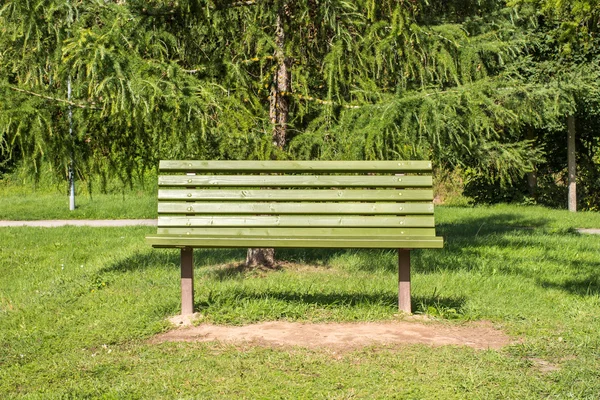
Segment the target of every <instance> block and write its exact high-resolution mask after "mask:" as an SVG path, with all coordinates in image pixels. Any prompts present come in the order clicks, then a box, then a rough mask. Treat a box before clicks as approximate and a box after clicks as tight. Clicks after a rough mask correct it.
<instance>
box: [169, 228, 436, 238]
mask: <svg viewBox="0 0 600 400" xmlns="http://www.w3.org/2000/svg"><path fill="white" fill-rule="evenodd" d="M157 233H158V234H168V235H187V234H189V235H196V236H223V237H243V236H262V237H295V236H304V237H311V236H355V237H356V236H359V237H374V236H435V228H307V227H293V228H285V227H241V228H223V227H206V228H179V227H159V228H158V229H157Z"/></svg>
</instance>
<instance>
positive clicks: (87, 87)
mask: <svg viewBox="0 0 600 400" xmlns="http://www.w3.org/2000/svg"><path fill="white" fill-rule="evenodd" d="M527 7H529V6H527V5H523V6H522V7H520V8H518V7H516V6H515V7H514V8H503V4H502V3H501V2H495V1H456V2H445V3H440V4H437V3H436V4H433V5H430V4H428V3H426V2H396V1H391V0H385V1H383V2H375V1H372V0H355V1H351V2H347V1H339V0H326V1H319V2H317V1H314V0H303V1H294V2H292V1H283V0H282V1H276V2H248V3H245V2H235V1H229V0H220V1H211V2H204V1H198V0H181V1H178V2H171V1H169V2H167V1H163V0H153V1H137V0H136V1H129V2H120V1H115V2H113V1H109V2H106V1H100V0H96V1H89V2H83V3H76V2H74V3H71V2H69V1H67V0H52V1H42V0H37V1H35V2H34V3H31V2H28V1H25V0H11V1H7V2H6V3H5V4H4V6H2V8H1V9H0V26H2V28H1V29H2V36H1V38H0V62H1V63H2V65H3V66H5V67H6V68H3V69H2V70H1V72H0V94H1V95H2V96H3V97H4V98H6V99H7V100H6V101H5V102H3V103H2V104H0V126H1V127H2V128H1V130H0V152H1V153H2V157H3V159H4V160H5V161H3V162H4V163H6V160H7V159H10V158H12V157H20V158H22V159H23V160H24V163H25V164H26V165H27V166H29V167H30V169H31V170H32V171H39V168H40V165H41V163H49V164H50V165H52V168H53V170H54V171H56V173H57V174H59V175H62V176H65V175H66V169H67V165H68V162H69V159H70V158H71V157H75V161H76V166H77V173H78V175H79V177H80V178H85V177H88V176H91V175H96V176H101V177H102V179H108V178H109V177H111V176H117V177H118V178H119V179H121V181H122V182H123V183H124V184H129V185H131V184H132V180H133V179H134V178H135V177H136V176H141V175H143V173H144V170H145V169H146V168H153V167H154V166H155V165H156V164H157V160H158V159H161V158H196V159H201V158H210V159H219V158H222V159H249V158H251V159H274V158H291V157H293V158H303V159H308V158H322V159H375V158H377V159H389V158H392V159H393V158H423V157H429V158H433V159H434V160H435V161H436V163H437V164H439V165H454V166H461V167H464V168H472V169H473V170H475V171H477V173H478V174H481V175H482V176H485V177H486V178H487V179H491V180H499V181H501V182H502V183H503V184H508V183H510V182H513V181H516V180H518V179H519V178H520V177H521V176H522V174H523V172H526V171H529V170H531V169H532V168H533V166H534V165H535V164H536V163H539V161H540V160H541V159H542V157H543V155H544V153H543V151H542V149H539V148H534V147H533V146H532V143H531V142H529V141H527V140H524V139H523V137H522V131H523V129H524V127H527V126H534V127H536V128H543V127H547V126H554V125H558V124H559V122H560V121H561V118H562V116H563V115H564V113H565V112H570V111H572V110H573V109H574V104H575V101H574V97H575V96H576V94H577V91H578V90H579V91H580V90H582V89H581V88H582V87H583V86H582V85H583V83H582V82H584V81H585V82H587V83H586V84H588V86H590V85H591V86H594V85H595V83H594V81H593V80H592V79H588V78H589V77H590V76H591V75H590V73H587V72H586V73H584V74H583V75H582V76H584V78H585V79H583V78H582V79H579V80H575V81H573V80H571V79H570V78H569V77H570V76H571V75H568V74H567V75H568V77H567V76H566V75H565V77H564V79H563V78H560V79H558V78H554V76H553V75H551V72H550V71H553V70H556V69H557V68H556V64H552V63H549V64H548V63H547V60H546V59H545V58H544V59H540V58H539V57H538V56H540V55H543V54H547V53H548V52H549V51H551V48H550V47H548V46H549V44H548V42H547V41H544V39H543V36H542V35H541V34H540V32H543V29H545V28H543V27H542V26H541V25H539V24H536V23H535V21H533V17H532V16H533V15H534V14H532V11H531V7H529V8H527ZM280 9H281V10H283V14H282V15H283V16H284V18H283V19H284V21H283V24H284V30H285V32H286V42H285V43H286V44H285V49H284V52H285V57H286V59H288V60H289V63H290V71H291V82H292V87H291V91H290V93H285V94H284V95H285V96H287V97H288V100H289V102H290V111H289V114H290V115H289V118H288V127H287V132H288V134H287V138H288V145H287V146H286V148H284V150H283V151H279V150H277V149H275V148H274V146H273V145H272V138H271V130H272V126H271V121H270V120H269V109H268V108H269V101H270V100H269V96H270V92H271V87H272V85H273V84H274V76H273V75H274V73H275V71H276V68H277V60H276V59H275V57H274V54H275V47H276V44H275V39H274V35H275V25H276V24H275V19H276V16H277V12H278V10H280ZM523 10H525V11H523ZM527 10H529V11H527ZM517 11H518V12H517ZM532 21H533V22H532ZM536 29H537V30H536ZM544 46H546V47H544ZM536 57H538V58H536ZM592 69H593V68H592ZM573 70H579V71H581V69H577V68H575V69H573ZM569 71H570V70H569ZM569 73H570V72H569ZM559 75H560V74H559ZM69 80H70V81H71V82H72V85H73V93H72V100H71V101H69V100H68V99H67V94H66V92H67V90H66V85H67V82H68V81H69ZM584 86H585V85H584ZM585 90H587V89H585ZM70 110H72V112H73V124H74V128H75V129H74V134H73V135H72V136H71V135H70V134H69V124H68V121H67V118H66V116H67V115H68V113H69V111H70Z"/></svg>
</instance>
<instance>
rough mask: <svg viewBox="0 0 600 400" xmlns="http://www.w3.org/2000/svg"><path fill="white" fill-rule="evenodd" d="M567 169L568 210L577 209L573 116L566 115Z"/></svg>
mask: <svg viewBox="0 0 600 400" xmlns="http://www.w3.org/2000/svg"><path fill="white" fill-rule="evenodd" d="M567 131H568V133H567V170H568V173H569V201H568V205H569V211H573V212H575V211H577V183H576V177H577V176H576V175H577V161H576V160H575V117H574V116H573V115H569V116H568V117H567Z"/></svg>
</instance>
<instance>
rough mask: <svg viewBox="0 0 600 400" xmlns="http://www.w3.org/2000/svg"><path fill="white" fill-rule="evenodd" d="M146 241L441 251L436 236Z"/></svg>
mask: <svg viewBox="0 0 600 400" xmlns="http://www.w3.org/2000/svg"><path fill="white" fill-rule="evenodd" d="M146 240H147V242H148V243H149V244H151V245H152V246H153V247H176V248H183V247H205V248H208V247H223V248H225V247H229V248H239V247H278V248H296V247H306V248H358V249H367V248H375V249H376V248H380V249H381V248H383V249H385V248H404V247H407V248H411V249H421V248H441V247H443V239H442V238H441V237H435V236H433V237H432V236H424V237H421V236H409V237H401V238H398V237H394V236H381V237H370V238H365V237H331V236H323V237H317V236H313V237H289V238H282V237H271V236H269V237H239V238H233V237H210V236H206V237H194V236H172V235H150V236H147V237H146Z"/></svg>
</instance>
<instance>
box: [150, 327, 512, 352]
mask: <svg viewBox="0 0 600 400" xmlns="http://www.w3.org/2000/svg"><path fill="white" fill-rule="evenodd" d="M211 341H219V342H221V343H230V344H243V343H246V344H247V343H255V344H257V345H263V346H300V347H307V348H324V347H326V348H336V349H340V350H343V349H354V348H359V347H364V346H371V345H403V344H425V345H430V346H446V345H454V346H468V347H472V348H475V349H480V350H485V349H500V348H502V347H504V346H506V345H509V344H511V343H512V341H511V338H510V337H508V336H507V335H506V334H505V333H503V332H502V331H500V330H498V329H495V328H493V327H492V324H491V323H489V322H476V323H466V324H463V325H447V324H441V323H435V322H428V323H422V322H414V321H392V322H363V323H318V324H313V323H298V322H284V321H274V322H264V323H260V324H252V325H246V326H224V325H212V324H201V325H198V326H182V327H179V328H177V329H173V330H171V331H168V332H165V333H162V334H160V335H157V336H155V337H154V338H153V339H152V340H151V342H153V343H160V342H211Z"/></svg>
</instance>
